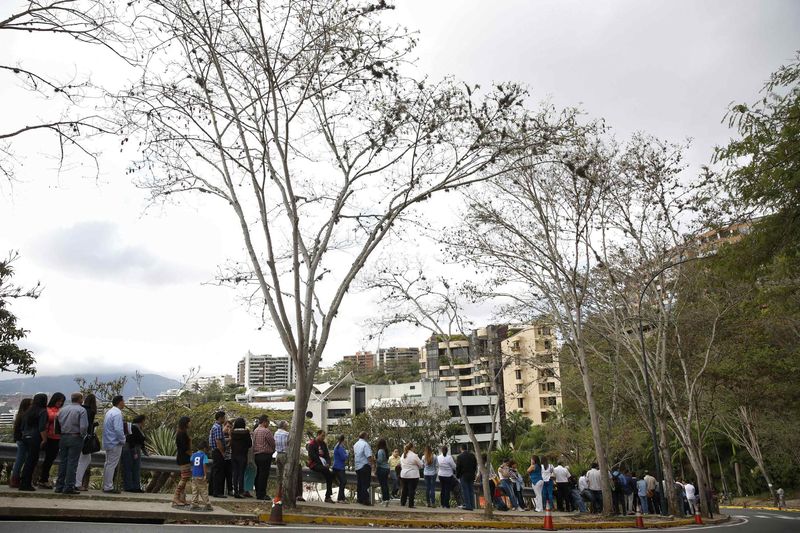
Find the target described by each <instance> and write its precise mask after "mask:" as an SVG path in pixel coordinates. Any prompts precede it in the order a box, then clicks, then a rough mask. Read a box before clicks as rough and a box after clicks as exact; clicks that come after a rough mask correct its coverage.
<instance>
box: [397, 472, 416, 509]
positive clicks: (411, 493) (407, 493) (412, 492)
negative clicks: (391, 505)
mask: <svg viewBox="0 0 800 533" xmlns="http://www.w3.org/2000/svg"><path fill="white" fill-rule="evenodd" d="M400 483H401V485H402V486H403V488H402V489H400V506H401V507H403V506H405V504H406V501H408V508H409V509H413V508H414V497H415V496H416V494H417V485H418V484H419V478H418V477H409V478H401V479H400Z"/></svg>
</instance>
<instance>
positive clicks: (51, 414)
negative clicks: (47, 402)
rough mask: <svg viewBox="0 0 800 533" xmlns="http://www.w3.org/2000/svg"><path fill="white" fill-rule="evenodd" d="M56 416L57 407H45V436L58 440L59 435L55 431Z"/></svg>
mask: <svg viewBox="0 0 800 533" xmlns="http://www.w3.org/2000/svg"><path fill="white" fill-rule="evenodd" d="M56 418H58V407H48V408H47V438H48V439H56V440H59V439H60V438H61V435H59V434H58V433H56Z"/></svg>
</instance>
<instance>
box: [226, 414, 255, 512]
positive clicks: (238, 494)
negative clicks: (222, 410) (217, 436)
mask: <svg viewBox="0 0 800 533" xmlns="http://www.w3.org/2000/svg"><path fill="white" fill-rule="evenodd" d="M252 446H253V439H252V437H251V436H250V430H249V429H247V422H246V421H245V419H244V418H242V417H239V418H237V419H236V420H235V421H234V422H233V429H232V430H231V475H232V478H233V479H232V481H233V497H234V498H236V499H242V498H244V469H245V468H247V452H248V451H249V450H250V448H251V447H252Z"/></svg>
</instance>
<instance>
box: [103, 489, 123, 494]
mask: <svg viewBox="0 0 800 533" xmlns="http://www.w3.org/2000/svg"><path fill="white" fill-rule="evenodd" d="M103 492H104V493H105V494H122V493H121V492H120V491H118V490H117V489H111V490H106V489H103Z"/></svg>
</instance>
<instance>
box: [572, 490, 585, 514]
mask: <svg viewBox="0 0 800 533" xmlns="http://www.w3.org/2000/svg"><path fill="white" fill-rule="evenodd" d="M570 496H571V497H572V507H573V509H577V510H578V511H580V512H582V513H585V512H586V504H585V503H583V498H582V497H581V493H580V492H579V491H578V489H572V490H570Z"/></svg>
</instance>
